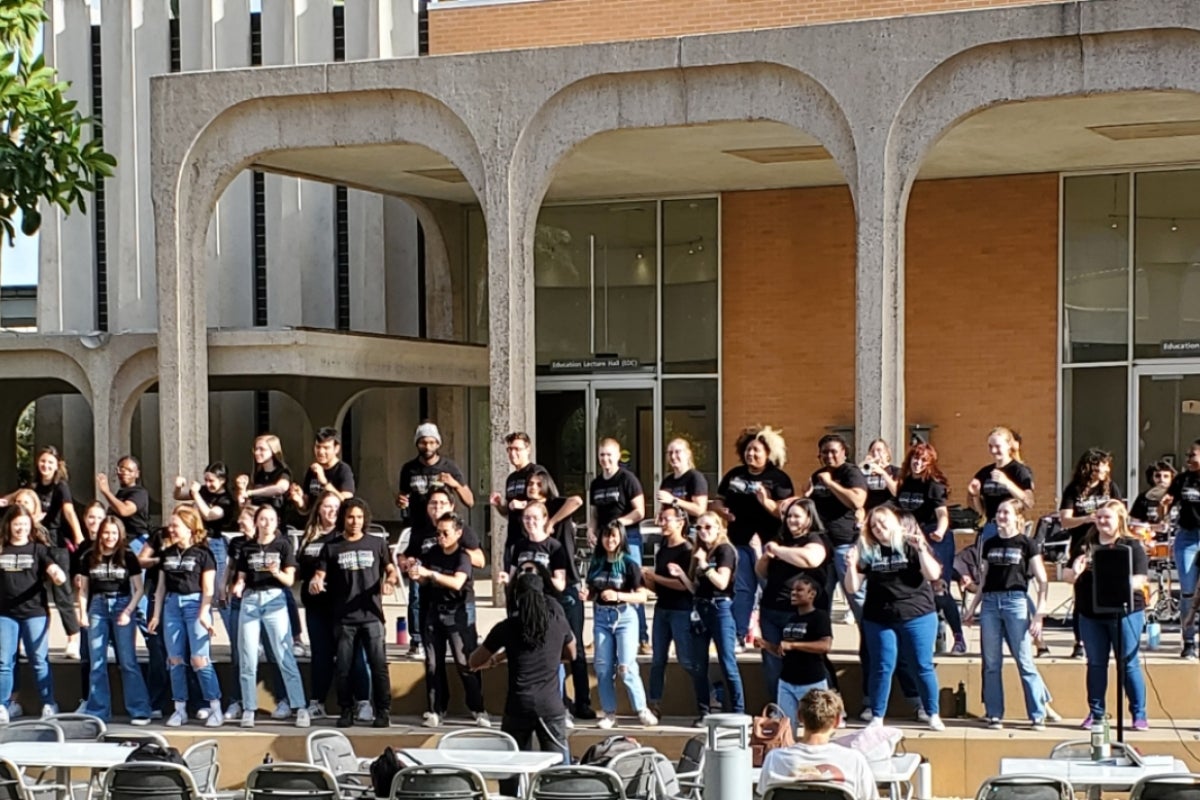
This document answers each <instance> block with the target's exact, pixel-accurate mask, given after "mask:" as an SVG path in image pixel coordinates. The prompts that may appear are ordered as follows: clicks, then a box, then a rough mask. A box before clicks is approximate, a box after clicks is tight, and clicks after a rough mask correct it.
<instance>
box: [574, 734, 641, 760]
mask: <svg viewBox="0 0 1200 800" xmlns="http://www.w3.org/2000/svg"><path fill="white" fill-rule="evenodd" d="M639 747H641V745H640V744H638V741H637V739H634V738H632V737H630V736H609V737H608V738H607V739H602V740H601V741H599V742H596V743H595V744H594V745H592V746H591V747H589V748H588V749H587V750H585V751H584V752H583V757H582V758H580V759H579V763H580V764H585V765H587V766H592V767H605V766H608V762H610V761H612V759H613V756H618V755H620V754H621V753H628V752H629V751H630V750H636V749H638V748H639Z"/></svg>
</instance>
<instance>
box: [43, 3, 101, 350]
mask: <svg viewBox="0 0 1200 800" xmlns="http://www.w3.org/2000/svg"><path fill="white" fill-rule="evenodd" d="M46 12H47V13H48V14H49V16H50V19H49V20H48V21H47V22H46V25H45V27H44V29H43V30H44V34H43V39H42V46H43V48H44V49H43V55H44V56H45V58H46V63H47V64H48V65H50V66H53V67H54V68H55V69H57V70H58V77H59V80H62V81H68V82H70V84H71V86H70V88H69V89H67V92H66V96H67V97H68V98H69V99H71V100H74V101H75V102H76V103H78V106H77V110H78V111H79V113H80V114H82V115H83V116H85V117H89V116H91V114H92V93H91V91H90V87H91V80H92V75H91V55H92V20H91V9H90V8H89V5H88V2H87V0H53V2H50V3H46ZM88 201H89V203H88V206H89V210H90V207H91V198H88ZM40 244H41V247H40V250H39V255H38V296H37V307H38V311H37V320H38V330H40V331H43V332H46V333H50V332H55V331H70V330H76V331H92V330H94V329H95V328H96V285H95V280H94V277H93V276H94V275H95V237H94V236H93V235H92V218H91V216H90V214H83V213H80V212H79V211H78V210H75V211H72V212H71V214H69V215H67V214H64V213H63V211H62V209H60V208H58V207H57V206H49V205H46V204H44V203H43V204H42V229H41V233H40Z"/></svg>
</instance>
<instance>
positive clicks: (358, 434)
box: [346, 388, 446, 519]
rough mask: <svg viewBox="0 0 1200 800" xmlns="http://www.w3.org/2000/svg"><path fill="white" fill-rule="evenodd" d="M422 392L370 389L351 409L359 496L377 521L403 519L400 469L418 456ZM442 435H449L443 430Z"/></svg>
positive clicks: (397, 389) (354, 459)
mask: <svg viewBox="0 0 1200 800" xmlns="http://www.w3.org/2000/svg"><path fill="white" fill-rule="evenodd" d="M419 399H420V398H419V395H418V390H417V389H413V388H402V389H401V388H393V389H384V388H380V389H370V390H369V391H367V392H366V393H364V394H361V395H359V396H358V398H357V399H356V400H355V401H354V402H353V403H352V404H351V405H350V407H349V408H348V409H346V410H347V411H349V410H353V412H354V413H353V415H352V417H351V426H350V427H351V437H352V448H351V449H352V451H353V453H352V456H353V457H352V459H351V462H350V463H351V466H353V467H354V476H355V479H356V481H357V483H358V494H359V496H360V497H363V498H365V499H366V501H367V502H368V503H369V504H370V506H371V513H372V514H373V515H374V516H375V517H376V518H377V519H399V517H400V510H399V509H397V508H396V505H395V499H394V498H395V495H396V479H397V478H398V477H399V476H400V465H401V464H403V463H404V462H405V461H407V460H409V459H410V458H412V457H413V455H414V454H415V452H416V451H415V449H414V448H413V446H412V436H413V431H415V430H416V427H417V425H418V423H419V422H420V420H419V418H418V415H419V411H420V404H419ZM442 435H443V436H445V435H446V431H445V430H443V432H442Z"/></svg>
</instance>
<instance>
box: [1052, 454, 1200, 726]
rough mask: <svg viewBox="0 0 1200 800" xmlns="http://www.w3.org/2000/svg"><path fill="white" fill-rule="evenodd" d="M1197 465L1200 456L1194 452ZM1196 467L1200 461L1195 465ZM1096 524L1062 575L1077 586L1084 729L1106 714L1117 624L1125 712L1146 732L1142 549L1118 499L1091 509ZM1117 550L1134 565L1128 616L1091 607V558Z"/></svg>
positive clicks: (1144, 568)
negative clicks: (1084, 658) (1084, 676)
mask: <svg viewBox="0 0 1200 800" xmlns="http://www.w3.org/2000/svg"><path fill="white" fill-rule="evenodd" d="M1197 461H1198V462H1200V453H1198V454H1197ZM1197 466H1198V467H1200V463H1198V464H1197ZM1095 518H1096V523H1095V527H1094V528H1093V529H1092V533H1090V534H1088V536H1087V537H1086V538H1085V539H1084V540H1083V542H1082V546H1081V552H1080V553H1078V554H1077V555H1073V556H1072V560H1071V566H1070V568H1068V569H1067V571H1066V573H1065V575H1064V577H1065V578H1066V580H1067V582H1068V583H1073V584H1074V585H1075V613H1077V614H1079V632H1080V634H1082V636H1083V646H1084V649H1085V650H1086V651H1087V698H1088V710H1089V713H1088V716H1087V719H1085V720H1084V721H1083V726H1082V727H1084V728H1090V727H1091V726H1092V723H1093V722H1095V721H1099V720H1102V719H1103V718H1104V714H1105V697H1106V695H1107V693H1108V661H1109V654H1110V653H1112V652H1116V650H1117V641H1118V637H1117V629H1118V626H1120V636H1121V644H1122V646H1123V649H1124V652H1119V653H1117V669H1124V671H1125V690H1126V692H1127V693H1128V695H1129V713H1130V714H1131V715H1132V716H1133V729H1134V730H1137V731H1144V730H1148V729H1149V728H1150V723H1149V722H1148V721H1147V718H1146V683H1145V679H1144V678H1143V676H1142V661H1141V655H1140V653H1141V642H1142V627H1143V625H1144V623H1145V617H1146V612H1145V604H1146V603H1145V595H1143V594H1142V590H1143V589H1144V588H1145V586H1146V573H1147V572H1148V566H1149V563H1148V559H1147V558H1146V548H1144V547H1142V543H1141V542H1140V541H1138V540H1137V539H1136V538H1135V537H1134V536H1133V535H1132V534H1131V533H1130V532H1129V512H1128V511H1126V509H1125V504H1124V503H1122V502H1121V501H1120V500H1109V501H1108V502H1107V503H1105V504H1104V505H1103V506H1101V507H1100V508H1098V509H1096V511H1095ZM1114 548H1121V549H1125V550H1128V551H1129V554H1130V564H1131V565H1132V572H1131V574H1132V578H1131V581H1132V585H1131V586H1130V590H1131V593H1132V595H1133V607H1132V608H1131V609H1129V612H1128V613H1127V614H1123V615H1122V614H1101V613H1097V612H1096V608H1095V605H1094V604H1093V602H1092V600H1093V596H1094V595H1093V586H1092V584H1093V582H1094V581H1095V573H1094V572H1093V569H1092V560H1093V558H1094V556H1095V553H1096V552H1097V551H1099V550H1104V549H1114Z"/></svg>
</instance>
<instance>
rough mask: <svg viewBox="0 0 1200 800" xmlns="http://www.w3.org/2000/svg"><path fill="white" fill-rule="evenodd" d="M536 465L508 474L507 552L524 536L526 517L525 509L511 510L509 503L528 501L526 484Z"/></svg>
mask: <svg viewBox="0 0 1200 800" xmlns="http://www.w3.org/2000/svg"><path fill="white" fill-rule="evenodd" d="M535 466H537V465H536V464H532V463H531V464H526V465H525V466H523V467H521V468H520V469H516V470H513V471H512V472H510V473H508V477H507V478H505V480H504V508H505V509H506V513H507V514H508V530H507V531H506V532H505V537H504V548H505V549H506V550H507V549H508V548H510V547H512V546H513V545H515V544H516V543H517V540H518V539H519V538H520V537H521V536H523V535H524V530H525V529H524V528H523V527H522V526H521V519H522V518H523V517H524V516H525V509H524V508H511V507H510V506H509V503H511V502H512V501H513V500H528V499H529V495H528V494H527V493H526V486H525V484H526V483H527V482H528V481H529V476H530V475H531V474H532V473H533V468H534V467H535Z"/></svg>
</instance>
